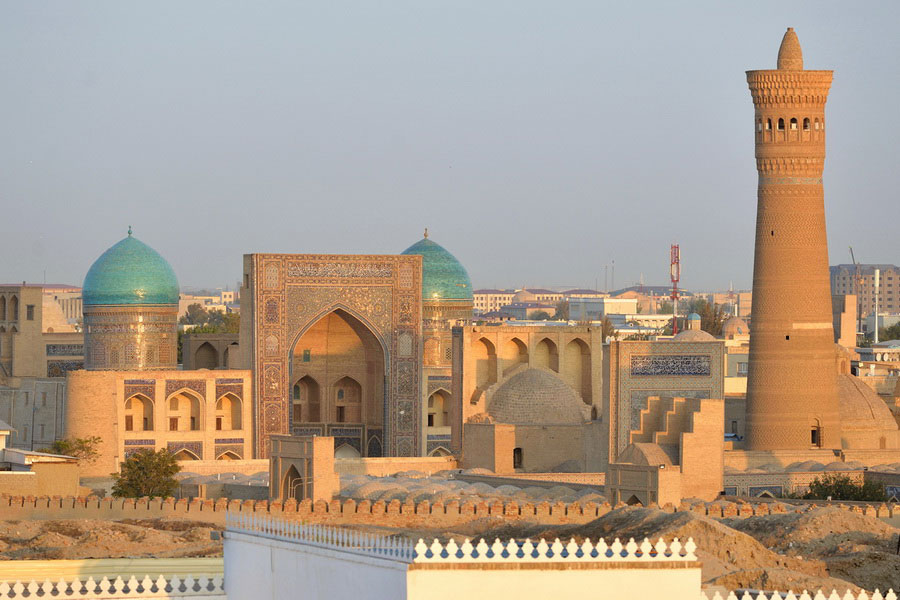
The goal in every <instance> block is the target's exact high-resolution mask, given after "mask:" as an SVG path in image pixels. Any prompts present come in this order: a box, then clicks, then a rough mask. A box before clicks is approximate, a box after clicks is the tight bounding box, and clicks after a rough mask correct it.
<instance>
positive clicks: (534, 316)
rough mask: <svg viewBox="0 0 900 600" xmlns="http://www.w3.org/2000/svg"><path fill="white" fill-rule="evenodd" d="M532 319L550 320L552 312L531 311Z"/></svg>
mask: <svg viewBox="0 0 900 600" xmlns="http://www.w3.org/2000/svg"><path fill="white" fill-rule="evenodd" d="M531 320H533V321H549V320H550V313H548V312H547V311H546V310H539V311H537V312H533V313H531Z"/></svg>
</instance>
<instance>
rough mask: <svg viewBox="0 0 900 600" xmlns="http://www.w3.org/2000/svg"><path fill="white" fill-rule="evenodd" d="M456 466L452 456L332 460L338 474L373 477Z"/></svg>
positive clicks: (440, 469) (430, 472)
mask: <svg viewBox="0 0 900 600" xmlns="http://www.w3.org/2000/svg"><path fill="white" fill-rule="evenodd" d="M266 468H268V467H266ZM458 468H459V465H458V463H457V461H456V459H455V458H454V457H452V456H421V457H416V456H413V457H402V456H399V457H385V458H337V459H335V461H334V470H335V472H336V473H337V474H338V475H371V476H373V477H387V476H389V475H394V474H395V473H400V472H401V471H421V472H423V473H428V474H429V475H431V474H433V473H437V472H438V471H448V470H453V469H458Z"/></svg>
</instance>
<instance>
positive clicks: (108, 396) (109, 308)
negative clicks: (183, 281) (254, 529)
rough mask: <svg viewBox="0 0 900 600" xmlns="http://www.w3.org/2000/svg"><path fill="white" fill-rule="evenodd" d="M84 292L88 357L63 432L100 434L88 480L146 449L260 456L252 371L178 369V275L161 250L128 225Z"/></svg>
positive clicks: (71, 381)
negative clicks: (256, 443) (256, 452)
mask: <svg viewBox="0 0 900 600" xmlns="http://www.w3.org/2000/svg"><path fill="white" fill-rule="evenodd" d="M82 295H83V301H84V308H83V310H84V355H85V361H84V369H79V370H70V371H68V373H67V378H66V387H67V390H66V394H67V399H66V411H65V413H66V417H65V434H66V437H69V438H88V437H93V436H98V437H100V439H101V442H100V445H99V447H98V448H97V450H98V453H99V457H98V458H97V460H96V461H94V462H89V463H85V464H83V465H82V467H81V472H82V475H83V476H86V477H91V476H100V477H102V476H108V475H109V473H111V472H114V471H117V470H118V468H119V463H120V462H121V461H122V460H124V459H125V458H127V457H128V456H129V455H130V454H131V453H133V452H135V451H136V450H140V449H144V448H146V449H151V450H160V449H166V450H169V451H170V452H172V453H173V454H175V456H176V457H177V458H178V460H181V461H226V460H227V461H233V460H245V459H249V458H252V457H253V454H252V452H253V431H252V427H251V423H252V421H253V406H254V403H253V396H252V390H251V385H250V383H251V377H250V372H249V371H244V370H215V371H210V370H206V369H201V370H181V369H178V365H177V331H176V327H177V325H176V315H177V308H178V280H177V279H176V277H175V273H174V271H173V270H172V267H171V266H170V265H169V264H168V262H166V260H165V259H164V258H163V257H162V256H161V255H160V254H159V253H158V252H156V251H155V250H154V249H153V248H151V247H150V246H148V245H146V244H144V243H143V242H141V241H140V240H138V239H137V238H135V237H134V236H133V235H132V233H131V230H130V228H129V232H128V236H127V237H126V238H125V239H123V240H121V241H120V242H118V243H117V244H115V245H114V246H112V247H111V248H110V249H108V250H107V251H106V252H104V253H103V254H102V255H101V256H100V257H99V258H98V259H97V261H96V262H95V263H94V264H93V265H92V266H91V268H90V269H89V270H88V273H87V276H86V277H85V281H84V286H83V290H82ZM185 470H190V468H186V469H185ZM223 470H227V469H225V468H224V467H223Z"/></svg>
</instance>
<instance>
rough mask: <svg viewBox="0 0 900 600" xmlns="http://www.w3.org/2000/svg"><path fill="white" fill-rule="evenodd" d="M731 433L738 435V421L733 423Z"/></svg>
mask: <svg viewBox="0 0 900 600" xmlns="http://www.w3.org/2000/svg"><path fill="white" fill-rule="evenodd" d="M731 433H733V434H734V435H737V421H732V422H731Z"/></svg>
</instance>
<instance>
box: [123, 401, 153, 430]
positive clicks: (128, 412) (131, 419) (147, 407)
mask: <svg viewBox="0 0 900 600" xmlns="http://www.w3.org/2000/svg"><path fill="white" fill-rule="evenodd" d="M125 431H153V401H152V400H150V398H147V397H146V396H144V395H141V394H137V395H134V396H132V397H130V398H129V399H128V400H126V401H125Z"/></svg>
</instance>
